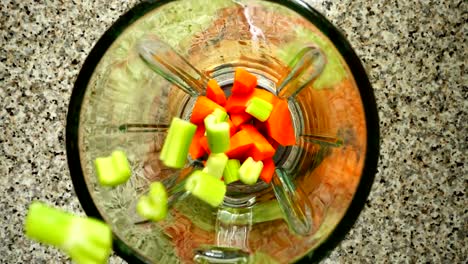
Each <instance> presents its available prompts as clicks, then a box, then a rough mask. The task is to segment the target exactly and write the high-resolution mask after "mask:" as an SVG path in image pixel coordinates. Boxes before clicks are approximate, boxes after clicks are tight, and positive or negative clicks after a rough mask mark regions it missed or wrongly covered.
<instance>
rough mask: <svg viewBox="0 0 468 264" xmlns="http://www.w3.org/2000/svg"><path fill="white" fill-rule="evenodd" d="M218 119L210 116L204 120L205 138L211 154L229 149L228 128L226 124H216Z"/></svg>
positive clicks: (212, 115)
mask: <svg viewBox="0 0 468 264" xmlns="http://www.w3.org/2000/svg"><path fill="white" fill-rule="evenodd" d="M218 119H219V117H217V116H215V115H214V114H210V115H208V116H207V117H206V118H205V127H206V138H207V139H208V146H209V148H210V150H211V152H212V153H222V152H225V151H226V150H228V149H229V137H230V127H229V124H228V123H227V122H218Z"/></svg>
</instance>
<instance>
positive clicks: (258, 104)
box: [245, 96, 273, 122]
mask: <svg viewBox="0 0 468 264" xmlns="http://www.w3.org/2000/svg"><path fill="white" fill-rule="evenodd" d="M272 110H273V105H272V104H271V103H269V102H267V101H265V100H263V99H261V98H258V97H255V96H254V97H253V98H252V99H250V101H249V102H248V103H247V108H246V109H245V112H247V113H249V114H250V115H252V116H253V117H255V118H257V119H258V120H260V121H262V122H265V121H266V120H267V119H268V117H270V114H271V111H272Z"/></svg>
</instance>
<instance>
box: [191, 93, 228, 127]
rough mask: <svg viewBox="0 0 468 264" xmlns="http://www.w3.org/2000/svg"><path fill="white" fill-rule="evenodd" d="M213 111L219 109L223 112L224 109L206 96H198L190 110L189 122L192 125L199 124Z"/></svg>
mask: <svg viewBox="0 0 468 264" xmlns="http://www.w3.org/2000/svg"><path fill="white" fill-rule="evenodd" d="M215 109H220V110H223V111H224V108H223V107H222V106H220V105H219V104H217V103H215V102H213V101H211V100H210V99H208V98H207V97H206V96H199V97H198V98H197V101H196V102H195V105H194V107H193V110H192V116H191V117H190V122H192V123H194V124H201V123H203V120H204V119H205V117H206V116H207V115H209V114H211V113H213V111H214V110H215Z"/></svg>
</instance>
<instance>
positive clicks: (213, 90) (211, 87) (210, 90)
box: [206, 79, 226, 105]
mask: <svg viewBox="0 0 468 264" xmlns="http://www.w3.org/2000/svg"><path fill="white" fill-rule="evenodd" d="M206 97H208V98H209V99H211V100H213V102H215V103H217V104H219V105H225V104H226V95H225V94H224V91H223V89H221V87H219V84H218V82H216V80H214V79H211V80H209V81H208V85H207V87H206Z"/></svg>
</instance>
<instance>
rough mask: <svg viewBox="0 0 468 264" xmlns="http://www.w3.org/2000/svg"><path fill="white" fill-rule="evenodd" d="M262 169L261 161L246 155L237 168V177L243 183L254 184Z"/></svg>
mask: <svg viewBox="0 0 468 264" xmlns="http://www.w3.org/2000/svg"><path fill="white" fill-rule="evenodd" d="M262 169H263V162H261V161H255V160H253V159H252V157H248V158H247V159H246V160H245V161H244V163H242V165H241V166H240V168H239V179H240V180H241V181H242V182H243V183H245V184H249V185H252V184H255V183H256V182H257V180H258V177H259V176H260V173H261V172H262Z"/></svg>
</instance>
